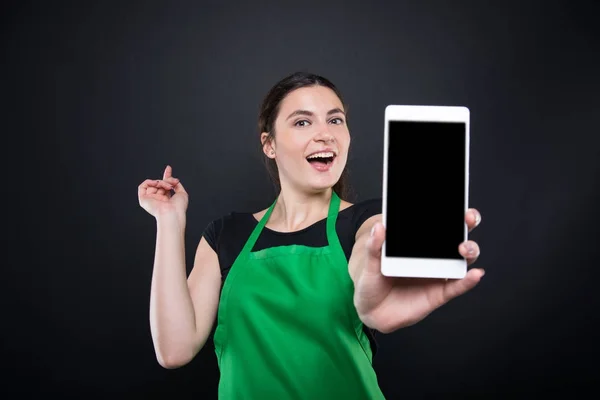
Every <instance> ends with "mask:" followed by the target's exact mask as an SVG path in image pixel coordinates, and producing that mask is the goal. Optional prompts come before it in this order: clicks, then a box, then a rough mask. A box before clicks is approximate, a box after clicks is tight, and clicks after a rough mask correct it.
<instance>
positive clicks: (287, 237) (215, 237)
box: [202, 199, 381, 354]
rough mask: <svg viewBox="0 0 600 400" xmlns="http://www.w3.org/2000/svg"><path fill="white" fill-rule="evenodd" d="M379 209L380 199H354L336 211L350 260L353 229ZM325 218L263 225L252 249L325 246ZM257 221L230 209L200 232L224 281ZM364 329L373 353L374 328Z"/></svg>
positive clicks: (345, 249)
mask: <svg viewBox="0 0 600 400" xmlns="http://www.w3.org/2000/svg"><path fill="white" fill-rule="evenodd" d="M380 213H381V199H372V200H367V201H363V202H360V203H356V204H353V205H351V206H350V207H348V208H346V209H344V210H342V211H340V212H339V213H338V217H337V221H336V224H335V227H336V232H337V234H338V238H339V240H340V244H341V245H342V248H343V249H344V253H345V254H346V259H347V260H350V254H351V253H352V247H353V246H354V241H355V240H354V239H355V236H356V232H357V231H358V229H359V228H360V226H361V225H362V224H363V223H364V222H365V221H366V220H367V219H369V218H370V217H372V216H373V215H376V214H380ZM326 221H327V219H322V220H320V221H318V222H316V223H314V224H313V225H311V226H309V227H307V228H304V229H302V230H299V231H296V232H285V233H284V232H276V231H273V230H271V229H269V228H267V227H265V228H264V229H263V230H262V232H261V234H260V236H259V237H258V240H257V241H256V243H255V245H254V248H253V249H252V251H259V250H263V249H266V248H269V247H276V246H287V245H293V244H299V245H304V246H311V247H322V246H327V230H326V226H325V225H326ZM257 224H258V221H257V220H256V218H254V215H253V214H252V213H249V212H248V213H240V212H232V213H231V214H228V215H226V216H223V217H221V218H218V219H215V220H213V221H212V222H210V223H209V224H208V226H207V227H206V229H205V230H204V232H203V234H202V236H203V237H204V238H205V239H206V241H207V242H208V244H209V245H210V247H212V249H213V250H214V251H215V253H217V256H218V258H219V264H220V267H221V276H222V282H223V283H224V282H225V279H226V278H227V275H228V274H229V270H230V269H231V266H232V265H233V262H234V261H235V259H236V258H237V256H238V255H239V254H240V252H241V251H242V248H243V247H244V245H245V244H246V241H247V240H248V238H249V237H250V234H251V233H252V231H253V230H254V228H255V227H256V225H257ZM222 287H223V286H222V285H221V288H222ZM364 331H365V333H366V334H367V336H368V337H369V340H370V342H371V348H372V349H373V354H375V353H376V352H377V342H376V341H375V336H374V333H375V331H374V330H372V329H369V328H367V327H366V326H365V328H364ZM213 332H214V329H213Z"/></svg>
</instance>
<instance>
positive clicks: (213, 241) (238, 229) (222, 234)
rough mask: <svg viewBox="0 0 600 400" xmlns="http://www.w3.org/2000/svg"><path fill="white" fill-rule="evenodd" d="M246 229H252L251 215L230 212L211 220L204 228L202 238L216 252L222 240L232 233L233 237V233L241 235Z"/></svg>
mask: <svg viewBox="0 0 600 400" xmlns="http://www.w3.org/2000/svg"><path fill="white" fill-rule="evenodd" d="M248 229H250V230H252V229H253V218H252V213H249V212H231V213H229V214H226V215H222V216H220V217H218V218H215V219H213V220H211V221H210V222H209V223H208V225H207V226H206V227H205V228H204V231H203V233H202V236H203V237H204V238H205V239H206V241H207V242H208V243H209V245H210V246H211V247H212V248H213V249H214V250H215V251H218V248H219V244H220V243H221V242H222V240H223V238H227V237H229V236H231V234H232V233H233V234H234V236H235V233H242V232H245V231H247V230H248Z"/></svg>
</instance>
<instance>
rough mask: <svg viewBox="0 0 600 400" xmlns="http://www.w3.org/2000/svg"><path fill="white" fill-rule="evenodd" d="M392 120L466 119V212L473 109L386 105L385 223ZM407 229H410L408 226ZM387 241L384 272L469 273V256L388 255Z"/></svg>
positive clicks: (420, 275)
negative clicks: (413, 256) (419, 256)
mask: <svg viewBox="0 0 600 400" xmlns="http://www.w3.org/2000/svg"><path fill="white" fill-rule="evenodd" d="M390 121H424V122H463V123H465V127H466V130H465V136H466V137H465V174H464V179H465V204H464V212H465V213H466V211H467V207H468V202H469V201H468V199H469V147H470V146H469V142H470V134H469V125H470V123H469V122H470V111H469V109H468V108H467V107H459V106H415V105H389V106H387V107H386V109H385V127H384V132H385V133H384V146H383V149H384V151H383V198H382V217H383V224H384V226H387V190H388V176H387V175H388V174H387V172H388V171H387V165H388V145H389V141H388V140H389V137H388V135H389V132H388V127H389V122H390ZM406 229H410V227H407V228H406ZM463 237H464V240H467V237H468V227H467V224H466V222H465V223H464V235H463ZM385 246H386V241H384V243H383V248H382V251H381V273H382V274H383V275H385V276H394V277H414V278H446V279H460V278H463V277H464V276H465V274H466V273H467V262H466V260H465V259H461V260H456V259H437V258H436V259H431V258H409V257H386V256H385V253H386V252H385Z"/></svg>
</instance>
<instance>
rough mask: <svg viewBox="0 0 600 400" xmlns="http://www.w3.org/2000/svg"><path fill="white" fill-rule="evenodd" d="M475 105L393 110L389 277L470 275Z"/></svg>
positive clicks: (386, 161) (388, 114) (387, 154)
mask: <svg viewBox="0 0 600 400" xmlns="http://www.w3.org/2000/svg"><path fill="white" fill-rule="evenodd" d="M469 116H470V113H469V109H468V108H466V107H450V106H403V105H390V106H388V107H386V109H385V137H384V155H383V199H382V206H383V209H382V214H383V215H382V216H383V224H384V225H385V227H386V239H385V242H384V244H383V248H382V253H381V272H382V274H383V275H386V276H397V277H419V278H448V279H459V278H463V277H464V276H465V274H466V272H467V263H466V260H465V259H464V258H463V256H462V255H461V254H460V253H459V251H458V249H459V245H460V244H461V243H462V242H464V241H465V240H467V234H468V227H467V224H466V222H465V213H466V211H467V207H468V197H469Z"/></svg>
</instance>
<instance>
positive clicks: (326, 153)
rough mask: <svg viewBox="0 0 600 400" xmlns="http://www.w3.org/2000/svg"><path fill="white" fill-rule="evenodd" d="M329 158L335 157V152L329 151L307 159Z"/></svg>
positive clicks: (312, 155)
mask: <svg viewBox="0 0 600 400" xmlns="http://www.w3.org/2000/svg"><path fill="white" fill-rule="evenodd" d="M328 157H333V152H331V151H327V152H324V153H316V154H311V155H310V156H308V157H307V158H328Z"/></svg>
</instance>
